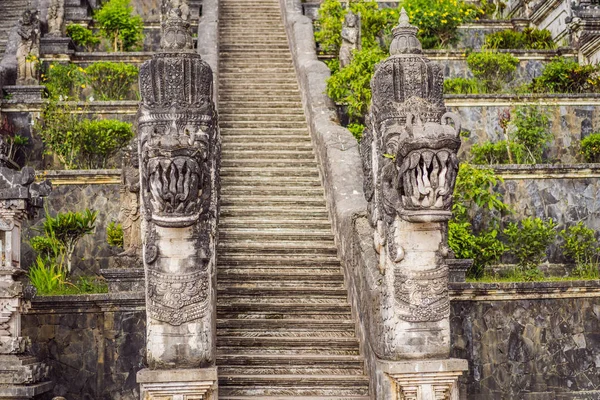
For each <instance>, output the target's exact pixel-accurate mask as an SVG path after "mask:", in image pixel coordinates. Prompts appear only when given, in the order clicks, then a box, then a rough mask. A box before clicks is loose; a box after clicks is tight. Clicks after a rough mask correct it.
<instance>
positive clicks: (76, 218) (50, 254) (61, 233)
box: [32, 209, 98, 273]
mask: <svg viewBox="0 0 600 400" xmlns="http://www.w3.org/2000/svg"><path fill="white" fill-rule="evenodd" d="M97 215H98V213H97V212H96V211H91V210H89V209H86V210H85V211H84V212H82V213H80V212H72V211H69V212H67V213H58V214H56V217H52V216H51V215H50V214H49V213H48V212H47V211H46V219H45V220H44V222H43V224H42V229H41V231H42V232H43V235H40V236H42V239H34V238H32V240H33V242H32V246H33V247H34V249H35V248H36V247H37V248H38V249H40V248H43V249H44V254H42V255H41V256H42V257H46V258H48V259H52V258H54V259H61V260H64V262H65V263H66V271H65V272H66V273H70V272H71V268H72V261H71V259H72V257H73V252H74V251H75V246H76V245H77V243H78V242H79V240H81V238H83V237H84V236H85V235H89V234H90V233H92V232H93V231H94V228H95V223H96V216H97ZM36 240H37V241H36ZM42 242H44V245H43V246H40V244H41V243H42ZM36 243H37V244H36ZM57 265H62V261H61V262H59V263H57Z"/></svg>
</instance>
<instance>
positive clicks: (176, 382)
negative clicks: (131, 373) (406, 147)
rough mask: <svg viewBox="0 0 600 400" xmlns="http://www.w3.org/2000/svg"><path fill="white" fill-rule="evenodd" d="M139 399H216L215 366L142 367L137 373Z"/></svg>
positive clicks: (216, 380)
mask: <svg viewBox="0 0 600 400" xmlns="http://www.w3.org/2000/svg"><path fill="white" fill-rule="evenodd" d="M137 382H138V383H139V384H140V398H141V400H216V399H217V398H218V378H217V368H216V367H213V368H198V369H170V370H151V369H143V370H141V371H139V372H138V373H137Z"/></svg>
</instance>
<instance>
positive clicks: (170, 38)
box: [160, 0, 194, 51]
mask: <svg viewBox="0 0 600 400" xmlns="http://www.w3.org/2000/svg"><path fill="white" fill-rule="evenodd" d="M161 12H162V18H161V21H162V22H161V28H162V37H161V42H160V47H161V49H162V50H167V51H172V50H193V49H194V41H193V38H192V31H191V24H190V21H189V19H190V10H189V6H188V5H187V2H186V1H185V0H163V5H162V8H161Z"/></svg>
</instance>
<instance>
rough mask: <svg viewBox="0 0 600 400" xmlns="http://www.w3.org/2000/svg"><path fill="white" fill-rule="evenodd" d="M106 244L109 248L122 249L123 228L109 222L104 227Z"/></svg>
mask: <svg viewBox="0 0 600 400" xmlns="http://www.w3.org/2000/svg"><path fill="white" fill-rule="evenodd" d="M106 242H107V243H108V245H109V246H114V247H123V226H121V224H116V223H115V222H114V221H111V222H110V224H108V226H107V227H106Z"/></svg>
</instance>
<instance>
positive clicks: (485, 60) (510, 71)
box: [467, 51, 519, 93]
mask: <svg viewBox="0 0 600 400" xmlns="http://www.w3.org/2000/svg"><path fill="white" fill-rule="evenodd" d="M467 64H468V66H469V68H470V69H471V72H472V73H473V75H474V76H475V78H477V79H478V80H479V81H480V84H481V87H482V90H483V91H484V92H487V93H494V92H498V91H500V90H501V89H503V88H504V86H505V85H506V84H507V83H508V82H509V81H510V80H512V77H513V75H514V73H515V71H516V70H517V65H519V59H518V58H516V57H514V56H513V55H511V54H508V53H493V52H490V51H482V52H479V53H471V54H469V56H468V57H467Z"/></svg>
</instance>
